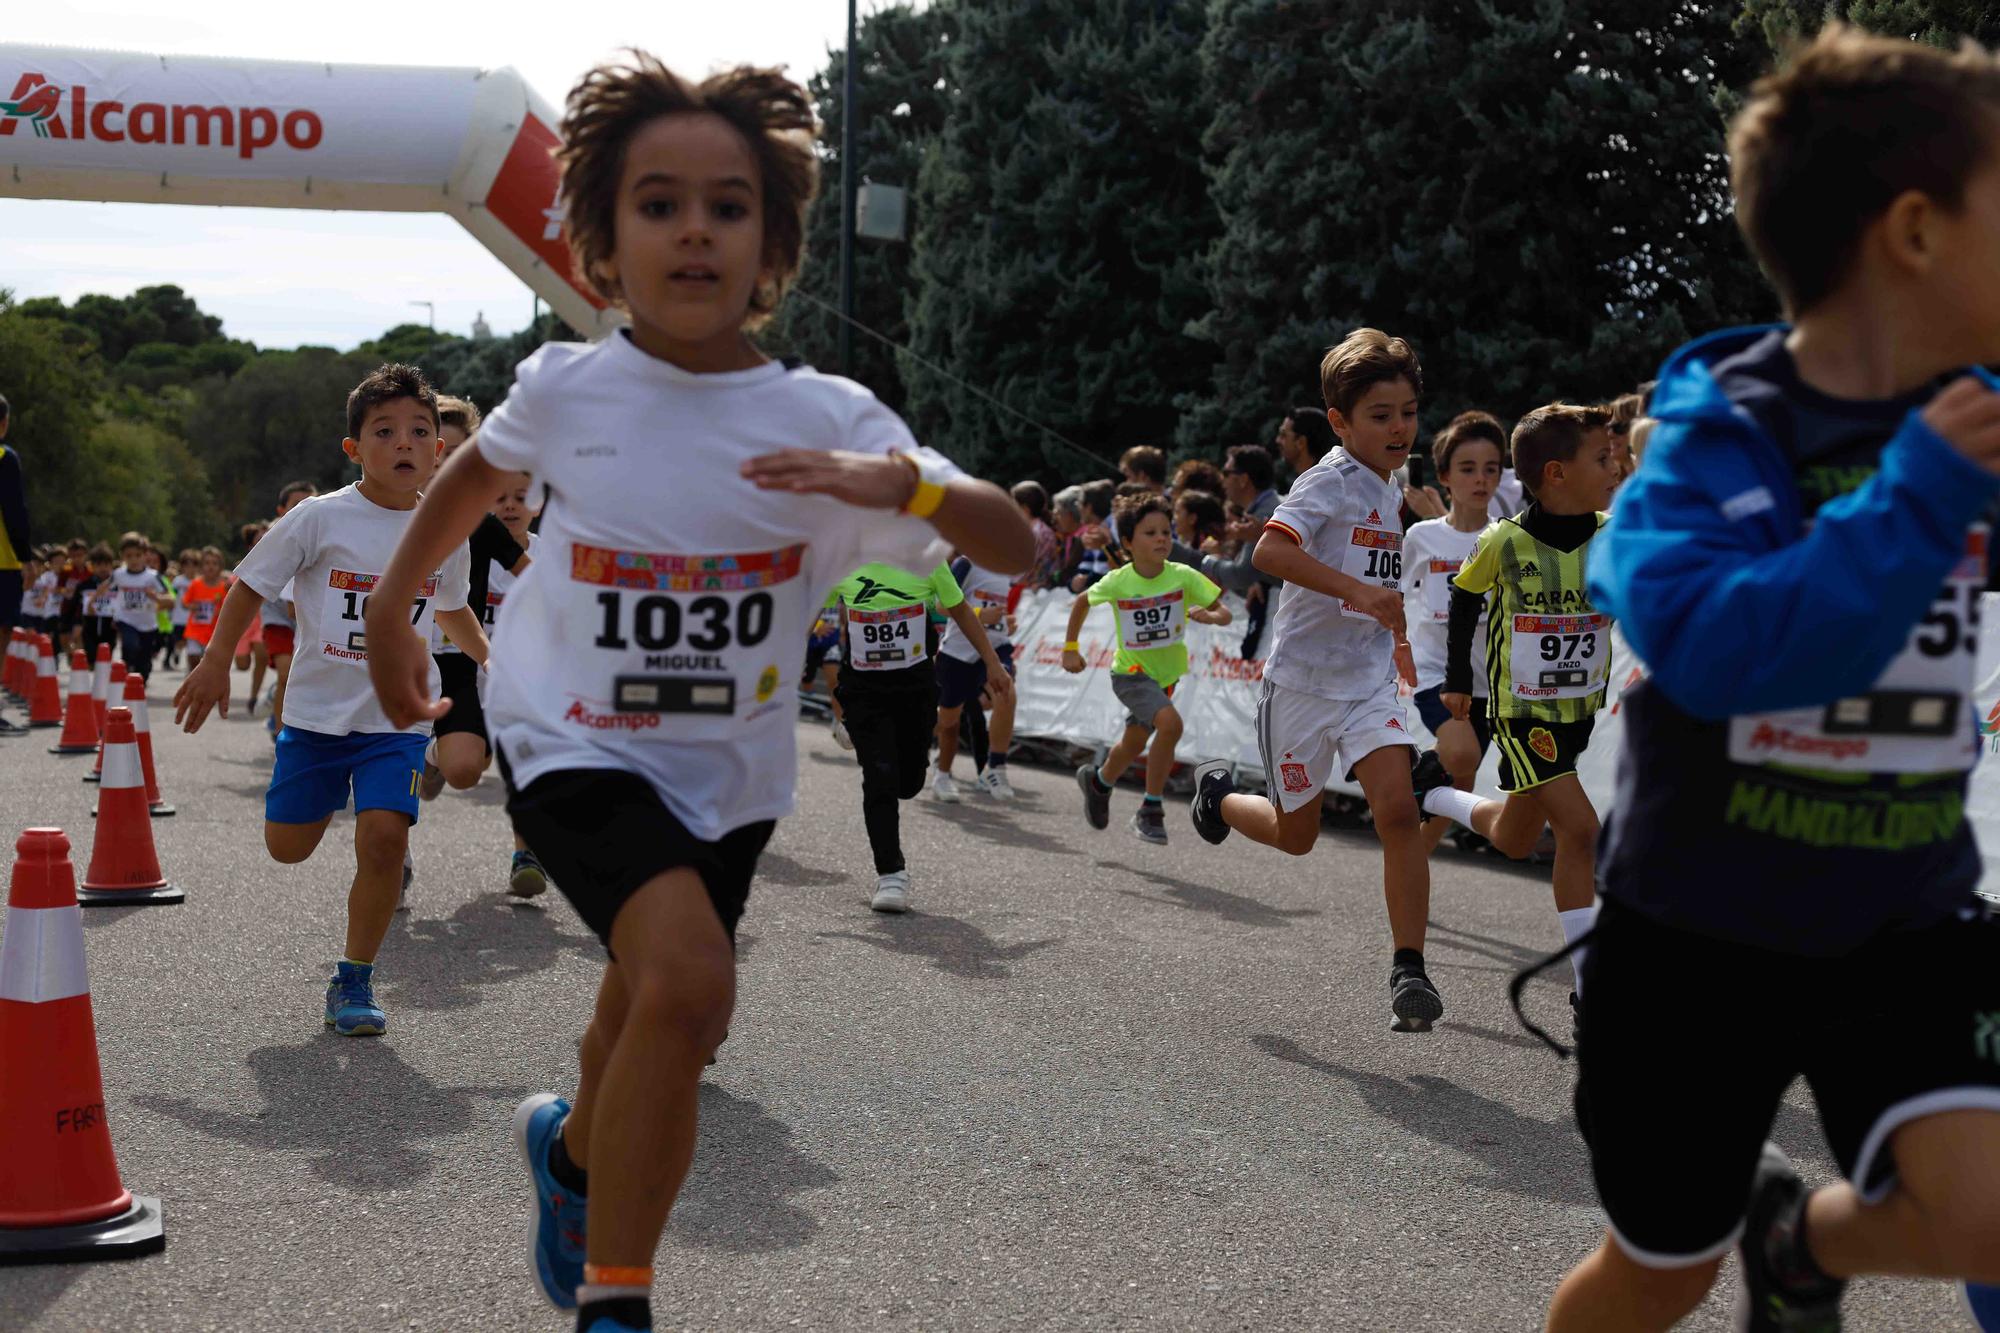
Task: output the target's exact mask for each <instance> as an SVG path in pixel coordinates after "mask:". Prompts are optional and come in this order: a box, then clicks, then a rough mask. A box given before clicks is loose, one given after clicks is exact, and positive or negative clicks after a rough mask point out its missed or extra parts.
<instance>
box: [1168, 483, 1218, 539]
mask: <svg viewBox="0 0 2000 1333" xmlns="http://www.w3.org/2000/svg"><path fill="white" fill-rule="evenodd" d="M1182 505H1186V506H1187V511H1188V513H1190V514H1192V515H1194V533H1195V538H1196V540H1197V541H1199V540H1200V539H1201V538H1203V537H1220V536H1221V535H1222V529H1223V526H1224V525H1225V524H1227V523H1228V522H1229V511H1228V510H1226V509H1224V508H1223V507H1222V497H1221V496H1219V495H1215V494H1212V493H1210V492H1208V491H1198V490H1194V489H1192V488H1189V489H1186V490H1178V489H1177V490H1175V492H1174V508H1176V509H1179V508H1180V507H1181V506H1182Z"/></svg>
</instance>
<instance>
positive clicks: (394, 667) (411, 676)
mask: <svg viewBox="0 0 2000 1333" xmlns="http://www.w3.org/2000/svg"><path fill="white" fill-rule="evenodd" d="M505 476H506V474H505V473H503V472H502V471H501V470H500V469H499V468H496V467H494V466H493V465H492V464H491V463H488V462H487V461H486V459H485V457H484V456H483V455H481V454H480V452H479V441H478V440H476V439H475V440H473V441H472V442H471V444H470V445H468V446H467V447H466V448H463V449H460V450H459V451H458V452H457V453H455V454H453V455H452V456H451V459H450V461H449V462H447V463H446V464H445V465H444V470H443V471H441V472H439V473H438V475H437V479H436V480H435V481H433V482H432V483H431V485H430V488H429V489H428V490H426V491H425V492H424V498H423V499H422V500H421V501H420V502H418V504H417V512H416V514H415V515H414V516H413V517H412V518H411V520H410V526H409V527H408V529H406V530H405V531H404V533H403V540H402V541H400V542H398V543H397V544H396V554H395V555H393V556H391V557H390V559H389V568H388V569H386V570H384V571H383V573H382V578H381V581H380V582H379V583H377V584H376V586H375V592H374V595H373V596H371V597H370V598H369V599H368V612H367V617H366V621H365V623H366V625H367V633H368V678H369V680H370V681H372V682H373V683H374V686H375V697H376V699H377V700H379V701H380V702H381V704H382V711H383V712H384V713H385V714H387V716H388V718H389V721H390V722H391V723H392V724H394V725H395V726H397V727H408V726H411V725H412V724H414V723H416V722H419V721H429V720H433V719H436V718H439V717H442V716H443V715H444V712H445V709H446V708H448V707H449V706H450V705H449V704H448V703H446V702H445V701H444V700H439V699H432V698H431V697H430V680H431V661H430V653H431V648H430V645H429V644H428V643H426V642H424V640H423V639H422V638H420V637H419V636H418V634H417V631H416V630H415V628H413V627H412V626H411V624H410V616H409V609H408V608H409V606H410V603H411V602H413V601H414V600H416V596H417V589H418V588H419V587H420V586H421V585H422V584H423V581H424V577H425V575H426V574H428V573H429V571H431V570H433V569H436V568H437V567H438V566H439V565H441V564H443V563H444V560H445V557H446V556H448V555H450V554H451V553H452V551H453V550H455V549H456V548H457V547H460V546H462V545H464V544H465V541H466V539H467V538H468V537H470V536H472V530H473V529H474V528H476V527H478V526H479V520H480V519H481V518H484V517H485V516H486V509H487V506H489V505H491V504H492V503H493V497H494V496H495V495H497V494H499V493H500V488H501V485H502V483H503V479H504V478H505ZM230 596H231V597H234V596H235V594H234V593H231V594H230ZM481 642H482V643H483V642H484V635H482V636H481Z"/></svg>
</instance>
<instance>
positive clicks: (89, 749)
mask: <svg viewBox="0 0 2000 1333" xmlns="http://www.w3.org/2000/svg"><path fill="white" fill-rule="evenodd" d="M90 705H91V699H90V664H89V663H87V662H85V661H84V659H83V654H82V653H71V654H70V657H69V707H68V708H67V709H65V710H64V711H63V730H62V738H61V739H60V740H58V741H57V742H56V743H55V744H54V745H51V746H50V747H49V753H50V754H95V753H96V752H97V736H98V732H97V714H96V713H94V712H93V711H91V706H90Z"/></svg>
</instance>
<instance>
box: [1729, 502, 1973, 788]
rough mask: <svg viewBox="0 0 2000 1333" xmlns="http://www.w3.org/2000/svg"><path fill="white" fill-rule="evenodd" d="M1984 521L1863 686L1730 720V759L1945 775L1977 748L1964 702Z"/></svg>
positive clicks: (1967, 762)
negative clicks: (1814, 703) (1926, 607)
mask: <svg viewBox="0 0 2000 1333" xmlns="http://www.w3.org/2000/svg"><path fill="white" fill-rule="evenodd" d="M1986 543H1987V529H1986V527H1985V526H1984V525H1983V524H1982V525H1978V526H1975V527H1973V528H1972V529H1971V530H1970V531H1968V532H1967V533H1966V534H1965V553H1964V554H1963V555H1962V556H1961V557H1960V559H1959V562H1958V564H1957V565H1956V566H1955V567H1954V568H1953V569H1952V571H1951V573H1949V574H1948V575H1946V576H1945V581H1944V584H1943V586H1942V587H1940V588H1939V589H1938V594H1937V597H1936V598H1935V600H1933V601H1932V603H1931V609H1930V614H1928V615H1926V616H1925V617H1924V618H1923V619H1922V620H1921V621H1919V622H1918V623H1917V626H1916V628H1915V629H1913V630H1911V631H1910V637H1909V640H1908V641H1907V642H1905V643H1904V645H1903V650H1902V651H1901V652H1899V653H1897V654H1896V656H1895V658H1894V659H1893V660H1891V661H1890V663H1889V666H1888V668H1887V669H1886V670H1885V671H1883V673H1882V674H1881V676H1880V677H1878V678H1877V679H1876V681H1875V688H1874V689H1872V690H1870V691H1869V692H1868V693H1866V694H1861V695H1856V696H1854V697H1852V698H1848V699H1836V700H1834V701H1833V702H1832V703H1830V704H1827V705H1825V706H1824V707H1809V708H1787V709H1782V710H1780V711H1777V712H1772V713H1745V714H1742V715H1740V716H1737V717H1732V718H1730V719H1729V757H1730V758H1731V759H1733V760H1735V761H1736V762H1737V763H1740V764H1770V765H1778V766H1785V765H1790V766H1793V767H1798V768H1817V769H1830V770H1833V771H1835V772H1851V773H1946V772H1952V771H1954V770H1964V769H1969V768H1971V767H1972V765H1973V762H1974V761H1975V760H1976V759H1977V758H1978V756H1979V741H1978V729H1977V722H1976V719H1975V717H1974V709H1973V703H1972V696H1973V685H1974V680H1973V677H1974V675H1975V674H1976V671H1977V665H1978V661H1979V597H1980V593H1981V592H1982V591H1983V590H1984V589H1985V587H1986Z"/></svg>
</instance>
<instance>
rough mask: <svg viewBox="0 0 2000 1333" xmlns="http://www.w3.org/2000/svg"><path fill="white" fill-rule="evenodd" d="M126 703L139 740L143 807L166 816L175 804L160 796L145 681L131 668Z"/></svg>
mask: <svg viewBox="0 0 2000 1333" xmlns="http://www.w3.org/2000/svg"><path fill="white" fill-rule="evenodd" d="M125 706H126V707H127V708H129V709H131V710H132V731H133V734H134V735H135V736H137V738H138V741H139V767H140V769H141V771H143V772H144V773H145V775H146V808H147V810H149V811H151V812H152V816H153V818H155V819H165V818H166V817H167V816H168V815H171V814H172V813H174V808H173V807H172V806H171V805H168V804H167V803H166V802H165V801H163V800H161V799H160V775H159V771H158V770H157V769H155V768H154V767H153V721H152V717H151V715H150V710H148V709H147V707H146V682H145V681H144V680H143V679H141V678H140V675H139V673H138V672H136V671H134V672H133V673H132V674H131V675H129V676H127V677H125Z"/></svg>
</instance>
